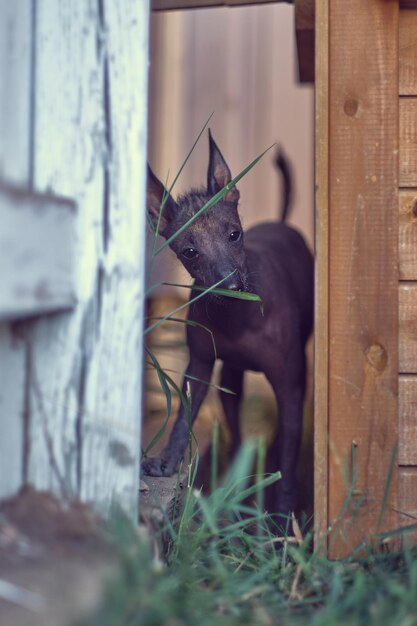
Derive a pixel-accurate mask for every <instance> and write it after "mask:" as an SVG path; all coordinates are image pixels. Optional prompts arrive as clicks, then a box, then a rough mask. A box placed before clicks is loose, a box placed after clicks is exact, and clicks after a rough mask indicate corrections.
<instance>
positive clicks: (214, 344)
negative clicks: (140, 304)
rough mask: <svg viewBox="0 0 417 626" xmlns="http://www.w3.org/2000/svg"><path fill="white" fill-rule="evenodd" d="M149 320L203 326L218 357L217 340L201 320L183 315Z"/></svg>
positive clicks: (215, 355) (196, 326) (215, 356)
mask: <svg viewBox="0 0 417 626" xmlns="http://www.w3.org/2000/svg"><path fill="white" fill-rule="evenodd" d="M164 284H166V285H168V284H169V283H164ZM146 319H147V320H164V321H165V322H177V323H179V324H186V325H187V326H193V327H194V328H202V329H203V330H205V331H207V332H208V333H209V334H210V337H211V342H212V344H213V351H214V358H215V359H217V350H216V342H215V341H214V335H213V333H212V331H211V330H210V328H207V326H204V324H200V323H199V322H195V321H194V320H189V319H186V320H184V319H182V318H181V317H168V319H165V318H162V317H156V316H155V317H147V318H146Z"/></svg>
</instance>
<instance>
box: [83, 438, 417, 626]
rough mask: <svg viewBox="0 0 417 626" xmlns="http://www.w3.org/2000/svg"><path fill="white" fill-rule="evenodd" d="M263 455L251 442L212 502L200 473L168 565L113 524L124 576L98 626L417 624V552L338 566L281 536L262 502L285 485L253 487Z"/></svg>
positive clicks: (308, 540) (172, 524) (169, 523)
mask: <svg viewBox="0 0 417 626" xmlns="http://www.w3.org/2000/svg"><path fill="white" fill-rule="evenodd" d="M257 451H258V452H259V450H258V444H257V442H246V443H245V444H244V445H243V446H242V449H241V451H240V453H239V455H238V456H237V458H236V460H235V462H234V464H233V465H232V467H231V468H230V470H229V472H228V474H227V475H226V476H225V477H224V479H223V480H222V482H221V483H219V485H218V487H217V488H216V489H214V490H213V491H212V493H211V494H210V495H208V496H205V495H203V494H202V493H200V491H198V490H196V489H194V487H193V482H192V476H193V472H194V470H193V468H192V467H190V470H189V476H190V479H189V481H188V486H187V487H186V489H185V494H184V495H183V498H184V499H183V504H182V512H181V514H180V515H179V516H178V517H177V518H174V519H169V520H168V519H166V520H165V524H164V525H163V527H162V528H161V531H160V532H161V534H168V535H169V538H170V542H169V550H168V551H167V553H166V554H165V558H164V559H161V557H160V552H159V551H158V550H155V549H154V545H155V537H150V536H149V535H147V534H145V535H143V532H142V531H141V532H140V533H139V535H138V532H137V530H136V529H135V528H134V527H133V526H132V525H131V523H130V522H129V521H128V520H126V518H125V517H123V516H122V515H121V514H120V513H117V514H115V515H114V516H113V518H112V521H111V523H110V524H109V526H108V529H107V533H108V538H109V539H110V540H111V541H112V542H113V543H114V544H115V545H116V547H117V549H118V551H119V554H120V559H121V568H120V571H119V574H118V576H117V578H116V579H115V580H113V581H112V582H111V583H110V584H109V586H108V588H107V589H106V593H105V597H104V601H103V603H102V606H101V607H100V608H99V609H98V611H97V612H96V614H95V615H94V616H93V617H92V618H91V620H90V621H89V622H88V626H93V625H94V626H96V625H97V626H98V625H100V626H116V625H117V626H162V625H167V626H181V625H184V626H185V625H187V626H188V625H190V626H191V625H193V626H195V624H198V625H199V626H206V625H207V626H212V625H214V624H216V626H237V625H238V624H251V625H253V626H255V625H258V624H259V625H261V626H262V625H265V626H275V625H276V626H284V625H287V626H298V625H299V624H309V625H312V626H327V625H328V626H334V625H336V624H337V625H338V626H354V625H357V624H364V625H366V626H385V625H387V626H388V625H391V624H392V625H393V626H413V625H414V624H417V554H416V552H415V551H413V550H409V549H404V550H402V551H398V552H395V553H384V552H375V551H374V550H373V548H372V545H371V544H369V545H365V544H364V545H362V549H361V553H360V554H359V553H357V552H356V553H352V554H350V555H349V556H347V557H346V558H345V559H343V560H341V561H333V562H332V561H328V560H326V559H325V558H323V557H322V556H321V555H320V553H319V552H315V551H314V550H313V546H312V537H311V535H310V534H308V533H304V532H303V529H299V528H298V527H295V529H294V530H295V532H294V533H293V535H292V536H290V537H285V536H282V535H280V534H277V532H276V528H274V526H273V522H272V520H270V519H269V518H268V516H267V515H266V514H265V513H264V512H263V511H262V510H261V509H259V507H258V505H257V502H258V501H259V491H262V490H263V489H265V487H266V486H268V485H270V484H271V483H273V482H274V481H276V480H279V475H278V474H275V475H273V476H268V477H262V478H261V477H260V476H259V475H258V477H257V480H256V481H255V482H253V481H252V478H253V476H252V472H253V468H254V467H256V466H257V463H256V456H257ZM258 463H259V461H258ZM215 480H216V481H218V477H216V478H215ZM415 528H416V527H415V526H414V529H415ZM156 539H157V538H156Z"/></svg>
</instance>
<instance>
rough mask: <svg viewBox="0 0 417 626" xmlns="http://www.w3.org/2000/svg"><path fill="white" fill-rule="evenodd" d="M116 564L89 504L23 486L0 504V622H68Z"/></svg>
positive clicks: (49, 625)
mask: <svg viewBox="0 0 417 626" xmlns="http://www.w3.org/2000/svg"><path fill="white" fill-rule="evenodd" d="M116 567H117V556H116V553H115V551H114V550H113V549H112V548H111V547H110V546H109V545H108V544H107V543H106V542H105V541H104V539H103V538H102V537H101V532H100V525H99V522H98V520H97V518H96V517H95V516H94V514H93V513H92V511H91V509H90V508H89V507H87V506H86V505H84V504H81V503H80V502H73V503H72V504H69V505H65V503H63V502H62V501H60V500H58V499H57V498H55V497H53V496H51V495H50V494H49V493H46V492H40V491H36V490H35V489H33V488H31V487H25V488H23V489H22V490H21V491H20V492H19V493H18V494H17V495H16V496H14V497H13V498H11V499H9V500H5V501H3V502H2V504H1V505H0V624H2V626H58V625H59V626H67V625H68V626H69V625H70V624H75V623H77V622H78V621H79V620H80V619H82V618H83V617H85V616H86V615H88V614H89V613H90V612H91V611H92V610H93V609H94V608H95V607H96V606H97V604H98V603H99V601H100V598H101V593H102V591H103V586H104V585H105V582H106V580H108V579H110V577H111V575H112V573H114V571H115V569H116Z"/></svg>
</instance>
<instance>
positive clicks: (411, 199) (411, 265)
mask: <svg viewBox="0 0 417 626" xmlns="http://www.w3.org/2000/svg"><path fill="white" fill-rule="evenodd" d="M399 206H400V215H399V235H398V244H399V255H400V279H401V280H417V254H416V251H417V190H416V191H411V190H408V191H401V192H400V203H399Z"/></svg>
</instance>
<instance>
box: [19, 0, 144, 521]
mask: <svg viewBox="0 0 417 626" xmlns="http://www.w3.org/2000/svg"><path fill="white" fill-rule="evenodd" d="M36 5H37V31H36V58H37V72H36V73H37V79H36V116H35V118H36V129H35V184H36V186H37V188H39V189H50V190H53V192H54V193H60V194H64V195H68V194H71V195H72V196H73V197H74V198H75V199H76V202H77V204H78V206H79V212H78V222H77V236H78V297H79V304H78V306H77V309H76V311H75V312H74V313H73V314H70V315H69V314H60V315H55V316H53V318H45V319H40V320H39V321H37V322H36V323H34V324H32V325H31V327H30V328H29V329H28V330H27V333H26V344H27V346H28V351H29V355H30V358H29V363H28V375H27V388H28V414H29V445H28V458H27V465H28V477H29V479H30V481H31V482H32V483H34V484H35V485H36V486H38V487H40V488H49V489H53V490H55V491H57V492H59V493H63V494H67V493H76V494H78V495H81V497H83V498H84V499H88V500H92V501H93V502H94V504H95V506H96V507H97V508H99V509H100V510H101V511H102V512H104V511H106V510H108V507H109V506H110V504H111V502H112V501H113V500H114V499H115V500H117V501H118V502H119V504H120V505H121V506H123V507H124V508H125V510H126V511H128V512H129V513H130V514H131V515H132V516H133V517H136V515H137V493H138V473H139V470H138V461H139V459H138V456H139V450H140V443H139V421H140V410H141V370H142V367H141V359H140V354H141V345H142V344H141V328H142V319H143V317H142V316H143V313H142V307H143V298H144V258H143V257H144V231H145V219H144V214H145V213H144V211H145V208H144V207H145V202H144V201H145V197H144V196H145V166H146V163H145V160H146V98H147V96H146V88H147V84H146V81H147V71H146V67H147V63H148V8H147V7H148V3H142V2H140V3H137V2H131V1H130V0H121V2H118V3H114V2H111V1H109V2H107V1H103V2H101V1H100V2H98V3H96V4H95V5H94V6H93V5H91V4H90V3H86V2H84V0H75V1H74V2H71V3H62V2H60V3H57V2H54V1H50V0H39V1H38V2H37V3H36ZM51 372H53V375H51Z"/></svg>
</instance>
